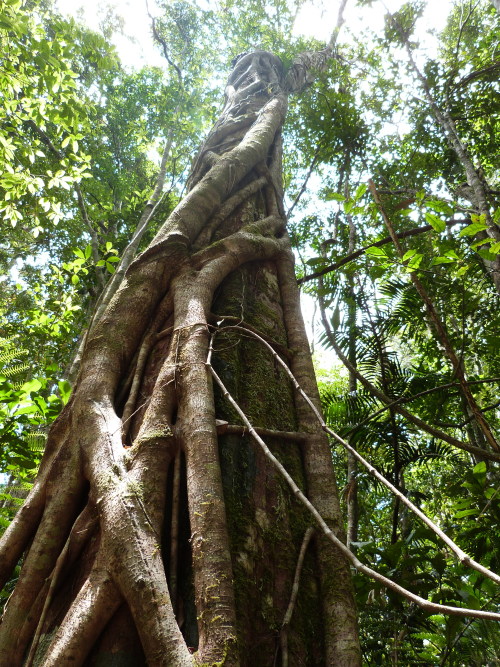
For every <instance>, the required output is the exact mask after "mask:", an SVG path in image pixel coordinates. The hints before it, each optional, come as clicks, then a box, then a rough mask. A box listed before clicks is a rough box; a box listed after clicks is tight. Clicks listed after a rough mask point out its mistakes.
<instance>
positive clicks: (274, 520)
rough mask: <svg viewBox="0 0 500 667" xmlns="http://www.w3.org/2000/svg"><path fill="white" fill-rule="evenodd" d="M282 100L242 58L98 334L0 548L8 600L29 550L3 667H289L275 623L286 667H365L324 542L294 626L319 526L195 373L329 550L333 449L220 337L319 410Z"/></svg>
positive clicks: (300, 406) (257, 67) (272, 66)
mask: <svg viewBox="0 0 500 667" xmlns="http://www.w3.org/2000/svg"><path fill="white" fill-rule="evenodd" d="M322 57H323V56H322ZM306 62H311V63H313V64H314V62H316V61H315V59H314V58H313V57H312V56H311V54H309V55H308V60H307V59H306ZM294 67H295V70H294ZM302 69H303V68H302ZM292 70H293V71H292V79H293V82H297V81H298V80H299V79H300V78H301V76H302V75H303V72H302V70H301V66H300V65H294V66H293V67H292ZM288 81H290V79H288ZM286 86H287V84H286V83H285V76H284V72H283V68H282V64H281V62H280V61H279V59H278V58H276V57H275V56H273V55H272V54H270V53H266V52H262V51H260V52H256V53H253V54H245V55H244V56H242V57H240V58H239V59H238V60H237V61H236V63H235V67H234V70H233V72H232V74H231V76H230V78H229V81H228V86H227V88H226V105H225V107H224V110H223V112H222V114H221V117H220V118H219V120H218V122H217V123H216V125H215V127H214V128H213V130H212V132H211V133H210V135H209V137H208V138H207V140H206V142H205V144H204V145H203V147H202V149H201V151H200V153H199V155H198V158H197V160H196V162H195V165H194V167H193V172H192V175H191V178H190V185H189V192H188V194H187V195H186V197H185V198H184V200H183V201H182V202H181V203H180V204H179V206H178V207H177V208H176V209H175V211H174V212H173V213H172V215H171V216H170V217H169V219H168V220H167V221H166V222H165V224H164V225H163V227H162V228H161V229H160V231H159V232H158V234H157V236H156V237H155V239H154V240H153V241H152V243H151V245H150V246H149V248H148V249H147V250H146V251H145V252H144V253H142V255H140V256H139V257H138V258H137V259H136V260H135V261H134V262H133V263H132V264H131V266H130V267H129V269H128V271H127V273H126V275H125V277H124V280H123V282H122V284H121V286H120V288H119V290H118V292H117V293H116V295H115V296H114V297H113V299H112V301H111V303H110V305H109V306H108V308H107V310H106V311H105V313H104V314H103V315H102V317H101V318H100V320H99V321H98V322H97V323H96V325H95V327H93V328H92V330H91V331H90V333H89V336H88V339H87V341H86V344H85V349H84V351H83V355H82V361H81V366H80V373H79V375H78V378H77V381H76V384H75V387H74V391H73V395H72V399H71V401H70V403H69V404H68V406H66V408H65V409H64V411H63V412H62V414H61V415H60V417H59V418H58V420H57V421H56V423H55V424H54V426H53V428H52V429H51V432H50V434H49V438H48V444H47V448H46V452H45V455H44V458H43V461H42V465H41V467H40V472H39V475H38V478H37V480H36V482H35V484H34V487H33V490H32V491H31V493H30V495H29V497H28V499H27V501H26V503H25V505H24V506H23V508H22V509H21V510H20V511H19V513H18V514H17V516H16V518H15V520H14V521H13V523H12V524H11V526H10V527H9V529H8V530H7V531H6V533H5V535H4V537H3V539H2V542H1V544H0V575H1V577H2V578H3V581H4V582H5V581H6V580H7V579H8V577H9V576H10V573H11V571H12V569H13V568H14V567H15V565H16V563H17V562H18V560H19V558H20V557H21V556H22V555H23V553H24V554H25V555H24V561H23V567H22V572H21V576H20V578H19V582H18V584H17V586H16V588H15V591H14V594H13V596H12V597H11V599H10V601H9V603H8V605H7V608H6V611H5V614H4V617H3V620H2V624H1V626H0V665H2V666H3V665H5V666H6V667H7V666H9V667H15V666H16V665H31V664H37V665H45V666H47V667H49V666H53V665H58V666H59V665H66V664H72V665H82V664H89V665H92V664H113V665H125V664H134V665H142V664H146V663H147V664H148V665H150V666H157V665H165V666H167V665H168V666H169V667H178V666H184V665H186V666H188V665H189V666H191V665H196V664H210V665H215V664H221V665H222V664H224V665H225V666H227V667H230V666H236V665H242V666H248V667H252V666H256V665H259V667H260V666H262V667H266V666H269V667H271V666H272V665H275V664H280V660H282V661H284V660H285V658H284V656H281V655H280V645H284V644H280V631H281V629H282V626H283V632H286V646H287V659H288V661H289V664H290V665H311V666H313V665H314V666H315V665H337V666H344V665H345V666H353V667H354V666H357V665H359V664H360V653H359V645H358V639H357V626H356V610H355V605H354V601H353V595H352V590H351V584H350V573H349V568H348V565H347V563H346V561H345V559H344V558H343V557H342V556H341V555H340V553H337V552H335V550H333V549H332V547H331V544H330V543H329V542H327V541H326V539H323V538H321V539H320V538H316V540H315V541H314V542H313V543H311V545H310V546H309V547H308V548H307V549H306V551H305V554H304V553H303V554H302V555H301V559H302V557H303V562H302V560H301V566H300V567H301V578H300V586H299V590H298V593H297V597H296V598H295V603H294V608H293V614H292V616H291V618H289V600H290V598H291V594H292V588H293V584H294V578H295V572H296V569H297V561H298V559H299V553H300V552H301V545H302V543H303V540H304V534H305V533H306V531H307V529H308V527H309V525H310V524H311V519H310V517H309V516H308V515H307V514H306V513H305V510H304V509H303V508H302V507H301V506H300V505H299V503H298V502H297V500H296V499H295V498H294V496H293V494H292V493H291V492H290V491H289V490H288V488H287V486H286V485H285V483H284V481H283V480H282V479H281V478H280V476H279V474H278V473H277V472H276V471H275V470H274V469H273V468H271V467H270V464H269V463H267V461H266V459H265V458H264V457H263V455H262V454H261V453H260V450H258V449H255V448H254V446H253V445H252V443H251V442H250V440H249V438H248V437H247V436H246V435H245V430H244V429H243V428H242V427H241V426H239V424H241V422H240V420H239V418H238V415H237V414H235V412H234V411H233V410H232V409H231V406H230V405H229V404H228V403H227V402H226V400H225V398H224V396H222V395H221V394H220V393H218V392H214V389H213V387H212V382H211V374H210V370H209V368H208V367H207V357H208V353H209V348H210V347H211V346H212V347H213V351H212V356H213V364H214V366H215V367H216V368H217V370H218V372H219V374H220V375H221V376H222V377H223V378H224V381H225V382H226V383H227V386H228V387H229V388H230V390H231V392H232V393H233V394H234V396H235V397H237V399H238V402H239V404H240V405H241V406H242V407H243V409H244V411H245V412H246V414H247V415H248V416H249V417H250V419H251V420H252V422H253V423H254V425H256V426H259V427H261V428H262V429H263V431H262V432H263V433H264V432H265V433H266V434H267V435H266V438H267V439H268V443H269V446H270V447H271V448H272V449H273V452H274V453H275V455H276V456H277V457H278V458H280V460H281V461H282V463H283V464H284V465H285V467H286V468H287V470H288V471H289V473H290V474H291V475H292V476H293V477H294V479H295V481H296V482H297V483H298V484H299V485H300V486H301V487H302V488H303V489H304V490H305V491H306V492H307V494H308V496H309V499H310V500H311V501H312V503H313V504H314V505H315V506H316V507H317V509H318V510H319V511H320V512H321V513H322V515H323V517H324V518H325V519H326V520H327V521H328V523H329V524H330V525H331V527H332V528H333V529H334V530H335V532H337V534H339V535H342V534H343V528H342V521H341V516H340V511H339V503H338V496H337V489H336V484H335V477H334V473H333V468H332V461H331V455H330V448H329V444H328V441H327V439H326V437H325V435H324V433H323V432H322V430H321V428H320V427H317V426H316V423H315V420H314V419H313V418H312V417H311V414H310V412H309V408H308V407H307V405H306V404H305V402H304V401H303V400H302V399H301V398H300V396H299V395H298V394H296V393H295V390H294V389H293V387H291V386H290V385H289V382H288V380H287V378H286V377H285V376H284V375H283V372H282V371H280V370H279V369H278V368H277V367H276V366H275V363H274V361H273V358H272V356H271V355H269V354H268V352H267V351H266V350H265V349H264V348H262V347H261V346H260V345H259V344H258V343H257V342H255V341H250V340H248V339H247V338H246V337H245V336H244V335H243V336H242V335H241V331H240V330H238V333H236V331H235V330H234V329H231V328H230V326H229V325H231V324H234V323H235V322H237V323H239V326H240V328H243V329H245V328H248V329H253V330H258V331H259V332H260V334H261V335H262V336H263V337H264V338H265V339H266V340H267V341H269V342H270V343H271V344H272V346H273V347H274V348H275V349H276V350H277V351H278V352H279V353H280V354H281V355H282V356H283V357H284V358H286V359H287V361H288V363H289V365H290V368H291V369H292V371H293V372H294V374H295V376H296V378H297V380H298V381H299V383H300V384H301V385H302V387H303V388H304V389H305V390H306V392H308V393H309V395H311V397H312V398H313V400H314V401H316V402H318V395H317V390H316V386H315V380H314V372H313V370H312V363H311V359H310V354H309V349H308V346H307V340H306V337H305V332H304V325H303V322H302V318H301V315H300V309H299V301H298V292H297V285H296V281H295V277H294V274H293V259H292V254H291V250H290V245H289V240H288V237H287V234H286V231H285V220H284V214H283V206H282V196H281V180H280V174H281V140H280V137H281V134H280V131H281V127H282V124H283V121H284V118H285V113H286V101H287V100H286ZM288 88H289V89H290V83H288ZM211 341H212V342H211ZM273 434H274V435H273ZM287 610H288V611H287ZM285 614H287V622H286V628H285V627H284V625H283V623H284V619H285ZM131 660H132V662H131Z"/></svg>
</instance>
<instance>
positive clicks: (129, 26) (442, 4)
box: [56, 0, 451, 67]
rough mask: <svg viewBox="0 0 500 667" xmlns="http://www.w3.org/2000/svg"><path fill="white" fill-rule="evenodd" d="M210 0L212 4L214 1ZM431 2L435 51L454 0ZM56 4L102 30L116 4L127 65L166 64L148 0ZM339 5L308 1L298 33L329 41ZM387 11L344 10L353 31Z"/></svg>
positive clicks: (428, 44)
mask: <svg viewBox="0 0 500 667" xmlns="http://www.w3.org/2000/svg"><path fill="white" fill-rule="evenodd" d="M206 2H207V4H209V5H210V4H211V0H206ZM212 3H213V0H212ZM403 3H404V0H384V4H385V6H386V7H387V9H389V10H390V11H391V12H394V11H397V10H398V9H399V8H400V7H401V5H402V4H403ZM148 4H149V9H150V11H151V13H152V14H153V15H154V14H155V10H156V7H155V2H154V0H148ZM427 4H428V6H427V9H426V11H425V14H424V17H423V19H422V20H421V21H420V35H419V36H420V37H421V38H422V41H423V44H424V48H427V49H431V50H433V49H435V47H436V44H435V41H434V40H433V39H431V38H430V37H429V36H427V35H425V33H426V31H427V30H428V29H429V28H434V29H437V30H440V29H441V28H442V27H443V26H444V22H445V20H446V16H447V14H448V11H449V7H450V4H451V0H430V1H429V2H428V3H427ZM56 5H57V6H58V7H59V9H60V11H61V12H62V13H63V14H68V15H72V16H77V15H78V14H79V12H80V16H81V17H82V18H83V20H84V22H85V23H87V25H89V26H90V27H91V28H93V29H98V27H99V22H100V21H101V20H102V18H103V16H104V14H105V12H106V8H107V7H108V6H111V7H113V8H114V11H115V13H116V14H117V15H118V16H121V17H122V18H123V20H124V35H116V36H115V38H114V42H115V45H116V47H117V49H118V52H119V55H120V58H121V60H122V62H123V64H124V65H126V66H129V67H137V66H141V65H145V64H147V65H158V66H161V67H163V66H164V61H163V58H162V57H161V55H160V54H159V52H158V51H157V50H156V49H155V48H154V46H153V43H152V39H151V36H150V29H149V26H150V20H149V17H148V13H147V9H146V0H85V1H84V0H56ZM338 7H339V2H338V1H336V0H334V1H332V0H324V1H323V0H316V1H315V2H314V3H313V2H308V3H306V4H305V5H304V6H303V8H302V9H301V10H300V12H299V13H298V16H297V21H296V28H295V29H296V32H297V34H303V35H306V36H310V37H315V38H317V39H318V40H320V41H325V42H327V41H328V39H329V37H330V34H331V32H332V29H333V27H334V26H335V23H336V20H337V12H338ZM384 13H385V10H384V7H383V5H382V3H381V2H380V0H378V1H377V0H376V1H375V2H373V4H372V7H366V6H365V7H358V6H356V0H348V2H347V6H346V10H345V12H344V18H345V24H344V25H345V27H348V28H349V30H350V31H352V32H353V33H356V32H360V31H362V30H363V28H366V27H367V26H370V27H371V28H372V29H373V30H375V31H376V32H380V31H382V30H383V25H384ZM344 37H345V34H344ZM131 40H133V41H131ZM341 40H342V36H341Z"/></svg>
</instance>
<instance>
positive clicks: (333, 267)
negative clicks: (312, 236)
mask: <svg viewBox="0 0 500 667" xmlns="http://www.w3.org/2000/svg"><path fill="white" fill-rule="evenodd" d="M463 224H470V220H448V221H447V223H446V226H447V227H453V226H454V225H463ZM432 229H433V227H432V226H431V225H424V226H423V227H415V228H414V229H409V230H407V231H406V232H399V233H398V235H397V237H398V238H399V239H405V238H408V237H409V236H416V235H417V234H424V233H425V232H430V231H432ZM391 241H392V238H391V237H390V236H386V237H384V238H383V239H381V240H380V241H375V242H374V243H370V245H367V246H364V247H363V248H360V249H359V250H356V251H355V252H353V253H350V254H349V255H346V256H345V257H343V258H342V259H339V260H338V261H337V262H335V263H334V264H329V265H328V266H325V268H324V269H320V270H319V271H315V272H314V273H309V274H308V275H307V276H302V278H299V279H298V280H297V283H298V284H299V285H301V284H302V283H306V282H307V281H308V280H314V278H319V277H320V276H324V275H326V274H327V273H331V272H332V271H335V270H336V269H340V267H341V266H344V265H345V264H349V262H352V261H353V260H355V259H357V258H358V257H360V256H361V255H362V254H363V253H364V252H366V251H367V250H368V248H379V247H380V246H383V245H386V243H390V242H391Z"/></svg>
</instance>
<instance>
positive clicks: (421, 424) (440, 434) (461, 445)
mask: <svg viewBox="0 0 500 667" xmlns="http://www.w3.org/2000/svg"><path fill="white" fill-rule="evenodd" d="M319 302H320V312H321V318H322V320H323V326H324V327H325V332H326V335H327V337H328V341H329V343H330V345H331V346H332V347H333V349H334V350H335V353H336V354H337V356H338V358H339V359H340V361H341V362H342V363H343V364H344V366H345V367H346V368H347V370H348V371H352V372H353V373H354V374H355V376H356V378H357V379H358V380H359V381H360V382H361V384H362V385H363V387H365V389H367V390H368V391H369V392H370V393H371V394H373V395H374V396H376V397H377V398H378V399H379V400H380V401H382V403H385V404H386V405H387V406H389V405H390V404H392V403H393V402H394V401H393V399H392V398H390V397H389V396H386V394H384V392H382V391H380V389H378V388H377V387H376V386H375V385H374V384H372V383H371V382H370V381H369V380H368V379H367V378H365V376H364V375H362V374H361V373H360V372H359V371H358V369H357V368H355V367H354V366H353V365H352V364H351V363H350V361H349V359H348V358H347V357H346V356H345V354H344V353H343V352H342V350H341V349H340V346H339V345H338V344H337V342H336V340H335V336H334V335H333V333H332V330H331V328H330V325H329V324H328V320H327V318H326V313H325V308H324V305H323V300H322V298H321V296H320V297H319ZM394 409H395V410H396V412H399V414H400V415H402V416H403V417H405V418H406V419H408V421H409V422H411V423H412V424H415V426H418V428H420V429H422V431H425V432H426V433H429V434H430V435H433V436H434V437H435V438H439V439H440V440H444V442H447V443H449V444H450V445H453V446H454V447H458V449H463V450H464V451H466V452H469V454H472V455H473V456H477V457H479V458H481V459H488V460H489V461H496V462H497V463H500V454H496V453H495V452H490V451H488V450H486V449H481V448H480V447H474V445H470V444H469V443H467V442H462V440H458V439H457V438H454V437H453V436H451V435H448V433H445V432H444V431H441V430H439V429H437V428H435V427H434V426H431V425H430V424H428V423H427V422H425V421H424V420H423V419H420V417H417V416H416V415H414V414H412V413H411V412H409V411H408V410H406V409H405V408H403V407H402V406H401V405H398V404H396V405H395V406H394Z"/></svg>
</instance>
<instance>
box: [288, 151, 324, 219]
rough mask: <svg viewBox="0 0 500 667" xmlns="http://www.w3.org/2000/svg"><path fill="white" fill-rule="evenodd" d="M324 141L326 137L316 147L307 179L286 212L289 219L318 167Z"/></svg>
mask: <svg viewBox="0 0 500 667" xmlns="http://www.w3.org/2000/svg"><path fill="white" fill-rule="evenodd" d="M323 141H324V139H322V140H321V141H320V142H319V144H318V146H317V148H316V151H315V152H314V155H313V159H312V161H311V164H310V166H309V169H308V171H307V174H306V177H305V179H304V182H303V183H302V187H301V188H300V190H299V192H298V194H297V196H296V197H295V199H294V200H293V203H292V205H291V206H290V208H289V209H288V211H287V212H286V217H287V219H288V218H290V216H291V215H292V213H293V209H294V208H295V207H296V206H297V204H298V203H299V201H300V198H301V197H302V195H303V194H304V192H305V190H306V187H307V184H308V182H309V179H310V178H311V175H312V173H313V171H314V168H315V167H316V165H317V164H318V162H319V154H320V151H321V149H322V148H323Z"/></svg>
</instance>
